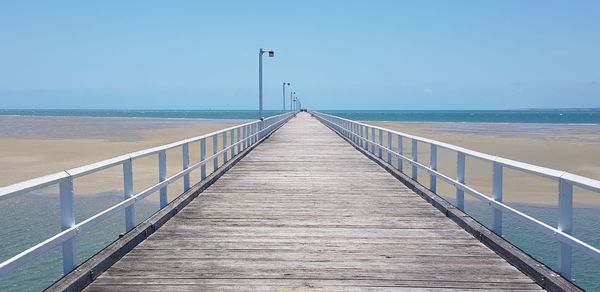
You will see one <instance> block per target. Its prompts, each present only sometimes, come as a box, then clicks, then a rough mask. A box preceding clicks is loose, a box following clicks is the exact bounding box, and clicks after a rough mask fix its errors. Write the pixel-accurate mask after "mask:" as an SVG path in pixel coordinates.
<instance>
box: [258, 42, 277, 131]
mask: <svg viewBox="0 0 600 292" xmlns="http://www.w3.org/2000/svg"><path fill="white" fill-rule="evenodd" d="M264 53H269V57H271V58H272V57H274V56H275V52H273V51H264V50H263V49H262V48H261V49H260V50H259V51H258V118H259V119H260V120H262V119H263V90H262V88H263V86H262V56H263V54H264Z"/></svg>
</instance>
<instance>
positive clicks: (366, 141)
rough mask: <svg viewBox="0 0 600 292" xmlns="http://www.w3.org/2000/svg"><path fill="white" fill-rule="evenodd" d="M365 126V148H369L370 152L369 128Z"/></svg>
mask: <svg viewBox="0 0 600 292" xmlns="http://www.w3.org/2000/svg"><path fill="white" fill-rule="evenodd" d="M363 128H364V132H365V140H363V143H365V150H367V152H369V151H370V150H369V144H370V143H369V128H367V126H363Z"/></svg>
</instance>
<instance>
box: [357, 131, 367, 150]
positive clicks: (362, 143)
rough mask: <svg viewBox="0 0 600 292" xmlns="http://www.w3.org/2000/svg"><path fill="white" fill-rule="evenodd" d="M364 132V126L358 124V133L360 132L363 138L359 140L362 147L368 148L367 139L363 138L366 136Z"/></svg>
mask: <svg viewBox="0 0 600 292" xmlns="http://www.w3.org/2000/svg"><path fill="white" fill-rule="evenodd" d="M364 132H365V131H364V126H362V125H360V126H358V134H359V136H360V138H361V139H359V141H358V142H359V143H360V147H362V148H363V149H366V148H367V147H366V146H367V145H366V143H365V140H363V139H364V138H365V133H364Z"/></svg>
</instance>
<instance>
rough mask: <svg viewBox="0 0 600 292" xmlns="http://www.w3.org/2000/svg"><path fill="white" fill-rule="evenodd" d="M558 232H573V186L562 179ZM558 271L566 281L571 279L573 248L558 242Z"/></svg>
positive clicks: (559, 195)
mask: <svg viewBox="0 0 600 292" xmlns="http://www.w3.org/2000/svg"><path fill="white" fill-rule="evenodd" d="M558 230H560V231H562V232H564V233H566V234H571V233H572V232H573V185H572V184H570V183H569V182H567V181H566V180H564V179H562V178H561V179H559V181H558ZM559 250H560V251H559V256H558V267H559V268H558V269H559V270H560V274H561V275H562V276H563V277H565V278H566V279H567V280H571V278H572V263H571V261H572V253H573V248H572V247H571V246H570V245H568V244H566V243H563V242H559Z"/></svg>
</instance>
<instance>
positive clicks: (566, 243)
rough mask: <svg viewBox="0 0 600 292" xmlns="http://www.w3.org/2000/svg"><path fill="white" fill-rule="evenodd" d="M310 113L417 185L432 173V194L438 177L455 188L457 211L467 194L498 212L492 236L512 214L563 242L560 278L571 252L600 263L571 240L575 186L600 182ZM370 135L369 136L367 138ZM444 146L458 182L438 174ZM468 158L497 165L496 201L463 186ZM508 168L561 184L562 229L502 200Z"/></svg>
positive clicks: (599, 253) (567, 272) (599, 186)
mask: <svg viewBox="0 0 600 292" xmlns="http://www.w3.org/2000/svg"><path fill="white" fill-rule="evenodd" d="M311 114H312V115H313V116H315V117H316V118H317V119H319V120H320V121H321V122H323V123H324V124H325V125H327V126H328V127H330V128H331V129H332V130H334V131H335V132H337V133H338V134H339V135H341V136H344V137H346V138H347V140H348V141H349V142H350V143H353V144H355V145H356V146H357V147H359V148H364V149H365V150H366V151H370V152H371V153H373V154H375V149H376V148H377V149H378V150H379V154H378V156H379V158H380V159H382V160H384V161H385V159H384V157H383V153H384V152H385V153H386V154H387V161H386V162H387V163H388V164H390V165H392V156H394V157H395V158H396V159H398V163H397V167H396V168H397V169H398V170H400V171H403V169H402V163H401V162H405V163H408V164H409V165H410V166H411V167H412V176H411V178H412V179H413V180H415V181H416V182H417V183H418V175H417V173H418V170H419V169H421V170H424V171H426V172H427V173H428V174H429V175H430V187H429V188H428V189H429V190H431V191H432V192H434V193H435V191H436V183H437V182H436V181H437V180H436V179H438V178H439V179H441V180H442V181H443V182H446V183H448V184H450V185H452V186H453V187H455V188H456V200H457V202H456V205H455V206H456V207H457V208H458V209H460V210H462V211H464V197H463V194H464V193H467V194H469V195H471V196H473V197H474V198H476V199H478V200H480V201H482V202H484V203H487V204H488V205H490V206H491V207H492V209H493V210H494V228H493V230H492V231H493V232H495V233H496V234H498V235H500V236H501V235H502V216H503V214H508V215H513V216H516V217H518V218H520V219H522V220H523V221H524V222H526V223H527V224H528V225H530V226H532V227H534V228H536V229H537V230H539V231H541V232H542V233H544V234H545V235H547V236H551V237H553V238H555V239H556V240H557V241H558V242H559V243H560V251H559V259H560V260H559V269H560V273H561V275H563V276H564V277H565V278H567V279H570V278H571V275H572V267H571V265H572V248H575V249H577V250H580V251H582V252H584V253H586V254H587V255H589V256H590V257H591V258H593V259H594V260H598V261H600V249H598V248H596V247H594V246H592V245H590V244H588V243H586V242H584V241H583V240H581V239H578V238H576V237H575V236H573V235H572V234H571V233H572V224H573V186H578V187H581V188H583V189H587V190H591V191H594V192H600V181H598V180H594V179H591V178H587V177H582V176H579V175H575V174H572V173H568V172H566V171H560V170H555V169H550V168H546V167H541V166H537V165H533V164H528V163H524V162H520V161H515V160H510V159H506V158H502V157H499V156H494V155H489V154H485V153H481V152H477V151H473V150H470V149H466V148H463V147H459V146H455V145H452V144H448V143H443V142H440V141H436V140H432V139H427V138H422V137H418V136H415V135H409V134H406V133H402V132H398V131H393V130H390V129H386V128H382V127H378V126H373V125H369V124H366V123H361V122H356V121H352V120H349V119H345V118H341V117H337V116H333V115H329V114H324V113H320V112H312V111H311ZM376 132H377V134H379V137H378V138H379V141H378V142H377V141H376V139H375V134H376ZM369 133H370V134H369ZM384 134H387V137H388V138H387V139H388V141H387V143H388V145H383V136H384ZM392 137H396V141H397V144H398V151H395V150H394V149H393V148H392V147H391V145H392V141H391V140H392V139H393V138H392ZM403 139H410V140H411V141H412V149H411V156H412V157H407V156H405V155H403V153H402V152H403V150H402V149H403V146H402V143H403V142H402V141H403ZM418 142H421V143H425V144H429V147H430V149H431V150H430V166H427V165H425V164H423V163H420V162H418V161H417V158H418V156H417V155H416V154H415V152H416V151H417V147H418V144H417V143H418ZM438 147H439V148H444V149H447V150H451V151H454V152H456V153H457V178H456V179H454V178H451V177H450V176H447V175H444V174H443V173H441V172H440V171H438V170H437V148H438ZM465 156H469V157H473V158H477V159H479V160H483V161H487V162H490V163H492V164H493V166H494V167H493V173H492V177H493V186H492V188H493V190H492V191H493V197H490V196H486V195H485V194H483V193H481V192H479V191H477V190H476V189H474V188H472V187H470V186H468V185H467V184H466V183H465V182H464V161H465V160H464V159H465ZM504 167H506V168H510V169H514V170H518V171H522V172H525V173H529V174H533V175H537V176H539V177H544V178H550V179H553V180H555V181H557V182H558V183H559V184H558V195H559V220H558V226H557V227H553V226H550V225H549V224H546V223H544V222H542V221H540V220H537V219H535V218H533V217H532V216H530V215H527V214H525V213H524V212H521V211H519V210H517V209H515V208H512V207H510V206H508V205H507V204H505V203H503V202H502V189H503V187H502V184H503V183H502V169H503V168H504Z"/></svg>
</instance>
